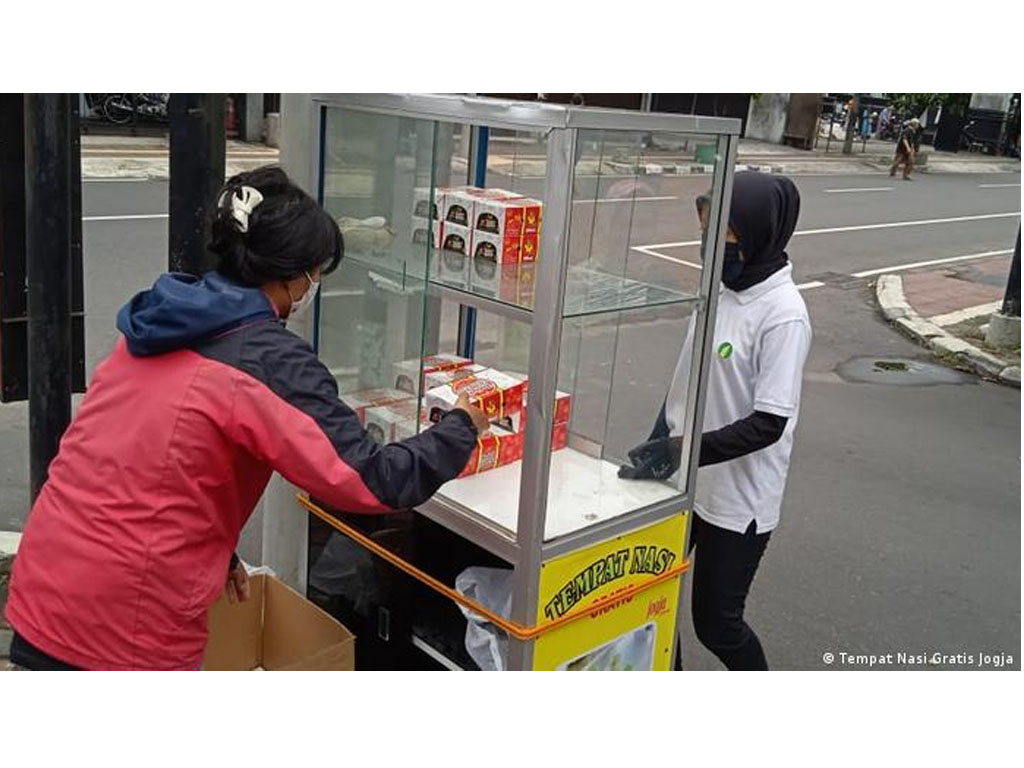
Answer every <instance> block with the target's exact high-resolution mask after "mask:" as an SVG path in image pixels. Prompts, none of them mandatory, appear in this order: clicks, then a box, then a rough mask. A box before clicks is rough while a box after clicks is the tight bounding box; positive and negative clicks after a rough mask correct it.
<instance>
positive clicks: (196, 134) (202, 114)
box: [168, 93, 225, 275]
mask: <svg viewBox="0 0 1024 768" xmlns="http://www.w3.org/2000/svg"><path fill="white" fill-rule="evenodd" d="M168 115H169V118H170V124H171V162H170V166H171V167H170V170H171V185H170V196H169V203H170V205H169V208H170V222H169V227H170V230H169V235H170V236H169V242H170V258H169V261H168V266H169V268H170V270H171V271H172V272H187V273H190V274H193V275H201V274H202V273H203V272H206V271H208V270H209V269H212V268H213V266H214V265H213V261H212V259H211V257H210V255H209V254H208V253H207V252H206V242H207V236H208V231H207V230H208V218H209V217H208V212H209V211H210V209H211V208H212V207H213V206H214V205H215V204H216V200H214V197H215V196H216V194H217V191H218V190H219V189H220V188H221V186H222V185H223V184H224V163H225V140H224V94H222V93H179V94H174V95H172V96H171V98H170V103H169V104H168Z"/></svg>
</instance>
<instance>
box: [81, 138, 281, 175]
mask: <svg viewBox="0 0 1024 768" xmlns="http://www.w3.org/2000/svg"><path fill="white" fill-rule="evenodd" d="M169 144H170V142H169V139H168V138H167V137H166V136H92V135H85V136H82V178H83V179H121V178H123V179H151V180H159V179H167V178H170V166H169V163H170V160H169V155H168V152H169V148H170V147H169ZM278 160H279V153H278V150H276V149H274V148H273V147H268V146H265V145H263V144H247V143H245V142H244V141H234V140H229V141H228V142H227V162H226V164H225V165H226V174H225V175H226V176H233V175H234V174H236V173H241V172H242V171H248V170H252V169H253V168H258V167H259V166H261V165H271V164H273V163H277V162H278Z"/></svg>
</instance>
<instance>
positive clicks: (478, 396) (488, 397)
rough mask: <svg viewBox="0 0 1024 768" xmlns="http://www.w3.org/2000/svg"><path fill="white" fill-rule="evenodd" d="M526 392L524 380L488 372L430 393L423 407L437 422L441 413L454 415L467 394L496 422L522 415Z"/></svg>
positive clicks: (426, 394) (471, 400)
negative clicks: (514, 415) (454, 410)
mask: <svg viewBox="0 0 1024 768" xmlns="http://www.w3.org/2000/svg"><path fill="white" fill-rule="evenodd" d="M524 390H525V382H524V381H522V380H521V379H516V378H513V377H511V376H509V375H507V374H504V373H502V372H501V371H496V370H494V369H493V368H487V369H485V370H483V371H480V372H479V373H476V374H474V375H472V376H467V377H465V378H463V379H459V380H458V381H454V382H452V383H451V384H446V385H445V386H443V387H435V388H434V389H428V390H427V391H426V393H425V394H424V396H423V405H424V407H425V408H426V409H427V416H428V418H429V419H430V420H431V421H436V420H437V418H438V415H439V413H441V412H445V411H450V410H451V409H452V408H454V407H455V403H456V402H457V401H458V399H459V396H460V395H462V394H466V395H468V396H469V401H470V402H471V403H472V404H473V405H475V406H477V407H478V408H480V409H481V410H482V411H483V412H484V413H485V414H487V418H488V419H490V420H492V421H494V420H497V419H501V418H504V417H505V416H511V415H512V414H515V413H519V412H520V411H522V409H523V392H524Z"/></svg>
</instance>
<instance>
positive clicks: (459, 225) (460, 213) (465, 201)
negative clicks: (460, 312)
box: [412, 186, 543, 303]
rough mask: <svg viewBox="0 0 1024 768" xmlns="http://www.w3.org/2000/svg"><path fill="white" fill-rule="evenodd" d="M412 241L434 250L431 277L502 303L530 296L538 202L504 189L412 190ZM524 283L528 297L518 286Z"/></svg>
mask: <svg viewBox="0 0 1024 768" xmlns="http://www.w3.org/2000/svg"><path fill="white" fill-rule="evenodd" d="M413 199H414V202H413V217H412V239H413V242H414V243H417V244H425V243H427V242H428V241H429V242H430V243H431V244H432V245H433V247H434V248H435V249H436V250H437V251H439V253H438V256H437V258H436V259H435V260H434V264H435V265H436V267H435V272H434V277H435V278H436V279H439V280H440V281H442V282H445V283H449V284H453V285H458V286H460V287H463V288H467V289H472V290H473V291H474V292H478V293H482V294H485V295H489V296H493V297H495V298H500V299H502V300H505V301H513V302H516V303H526V302H527V301H529V300H531V299H532V285H533V270H532V266H531V267H529V268H528V269H527V270H526V271H527V273H528V274H527V275H526V276H525V277H524V276H523V275H522V271H523V269H522V268H523V267H525V265H532V264H533V263H534V262H536V260H537V257H538V255H539V251H540V229H541V223H542V218H543V205H542V203H541V202H540V201H539V200H534V199H532V198H528V197H524V196H522V195H519V194H518V193H515V192H509V191H508V190H504V189H482V188H480V187H469V186H465V187H451V188H438V189H436V190H434V194H433V198H431V191H430V188H429V187H421V188H417V189H416V190H415V194H414V198H413ZM524 285H525V286H529V287H530V292H529V295H526V294H525V292H524V290H523V287H524Z"/></svg>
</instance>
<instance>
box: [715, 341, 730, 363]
mask: <svg viewBox="0 0 1024 768" xmlns="http://www.w3.org/2000/svg"><path fill="white" fill-rule="evenodd" d="M718 356H719V357H720V358H722V359H723V360H728V359H729V358H730V357H732V344H730V343H729V342H728V341H723V342H722V343H721V344H720V345H719V347H718Z"/></svg>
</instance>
